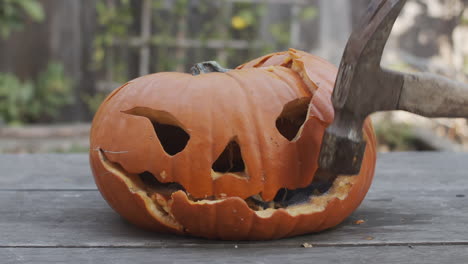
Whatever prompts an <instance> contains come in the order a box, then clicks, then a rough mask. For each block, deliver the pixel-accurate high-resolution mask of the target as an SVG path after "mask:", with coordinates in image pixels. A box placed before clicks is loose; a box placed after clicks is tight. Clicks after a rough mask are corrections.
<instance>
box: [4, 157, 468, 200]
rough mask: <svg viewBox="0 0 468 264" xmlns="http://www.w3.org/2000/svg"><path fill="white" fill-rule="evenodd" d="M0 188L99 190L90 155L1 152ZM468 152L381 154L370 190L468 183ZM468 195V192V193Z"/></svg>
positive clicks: (446, 187) (435, 187)
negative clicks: (90, 166) (90, 164)
mask: <svg viewBox="0 0 468 264" xmlns="http://www.w3.org/2000/svg"><path fill="white" fill-rule="evenodd" d="M0 168H1V171H0V189H8V190H20V189H44V190H46V189H51V190H57V189H63V190H76V189H96V186H95V185H94V180H93V177H92V175H91V170H90V168H89V163H88V155H87V154H40V155H31V154H21V155H6V154H3V155H2V154H0ZM467 171H468V153H451V152H396V153H384V154H379V157H378V159H377V169H376V175H375V178H374V182H373V185H372V187H371V192H378V191H380V190H401V191H408V190H413V189H414V190H438V189H443V190H449V189H451V190H454V191H455V190H458V189H464V188H466V186H468V173H467ZM467 195H468V194H467Z"/></svg>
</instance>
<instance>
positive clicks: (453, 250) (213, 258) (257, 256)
mask: <svg viewBox="0 0 468 264" xmlns="http://www.w3.org/2000/svg"><path fill="white" fill-rule="evenodd" d="M0 259H2V262H3V263H34V264H37V263H47V264H48V263H70V264H75V263H99V264H100V263H114V264H127V263H148V264H154V263H203V264H204V263H280V264H285V263H334V264H340V263H344V264H349V263H379V264H385V263H412V264H440V263H449V262H447V261H448V260H450V263H466V260H467V259H468V248H467V247H465V246H452V247H449V246H435V247H429V246H412V247H408V246H395V247H357V248H356V247H348V248H346V247H329V248H323V247H315V248H289V249H278V248H260V249H255V250H252V249H250V248H243V247H242V246H241V247H238V248H235V247H233V246H230V247H225V248H215V249H183V250H181V249H177V248H165V249H164V248H163V249H154V248H137V249H134V248H132V249H128V248H66V249H63V248H45V249H38V248H32V249H24V248H6V249H5V248H4V249H1V248H0Z"/></svg>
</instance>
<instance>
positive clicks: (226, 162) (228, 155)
mask: <svg viewBox="0 0 468 264" xmlns="http://www.w3.org/2000/svg"><path fill="white" fill-rule="evenodd" d="M212 169H213V170H214V171H215V172H220V173H228V172H244V171H245V165H244V160H243V159H242V153H241V149H240V146H239V144H238V143H237V142H236V141H234V140H231V141H230V142H229V144H228V145H227V146H226V148H225V149H224V151H223V152H222V153H221V155H219V157H218V159H217V160H216V161H215V162H214V163H213V166H212Z"/></svg>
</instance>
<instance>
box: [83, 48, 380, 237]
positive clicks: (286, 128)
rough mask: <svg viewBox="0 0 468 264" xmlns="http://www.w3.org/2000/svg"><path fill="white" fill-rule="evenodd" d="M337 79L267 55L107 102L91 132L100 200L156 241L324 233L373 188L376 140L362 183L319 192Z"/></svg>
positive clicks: (346, 179) (327, 186)
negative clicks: (167, 236)
mask: <svg viewBox="0 0 468 264" xmlns="http://www.w3.org/2000/svg"><path fill="white" fill-rule="evenodd" d="M335 76H336V68H335V67H334V66H333V65H331V64H329V63H328V62H326V61H324V60H323V59H320V58H318V57H315V56H313V55H310V54H307V53H305V52H301V51H297V50H290V51H288V52H282V53H276V54H270V55H267V56H264V57H261V58H259V59H256V60H254V61H251V62H249V63H247V64H244V65H242V66H239V67H238V68H237V69H235V70H231V71H228V72H226V73H206V74H200V75H197V76H192V75H190V74H184V73H173V72H165V73H157V74H153V75H148V76H144V77H141V78H138V79H135V80H133V81H131V82H129V83H127V84H125V85H124V86H122V87H120V88H119V89H117V90H116V91H114V92H113V93H112V94H111V95H109V96H108V98H107V99H106V100H105V101H104V102H103V104H102V105H101V107H100V108H99V110H98V112H97V114H96V116H95V118H94V120H93V126H92V130H91V149H92V150H91V152H90V160H91V166H92V169H93V173H94V177H95V180H96V183H97V186H98V187H99V190H100V191H101V193H102V195H103V196H104V198H105V199H106V200H107V201H108V203H109V204H110V205H111V206H112V207H113V208H114V209H115V210H116V211H117V212H118V213H119V214H121V215H122V216H123V217H125V218H126V219H127V220H129V221H130V222H132V223H135V224H137V225H139V226H142V227H145V228H149V229H153V230H156V231H171V232H176V233H186V234H191V235H195V236H201V237H207V238H221V239H273V238H280V237H285V236H292V235H297V234H303V233H307V232H314V231H320V230H323V229H326V228H330V227H332V226H335V225H337V224H338V223H340V222H341V221H342V220H343V219H345V218H346V217H347V216H348V215H349V214H350V213H351V212H352V211H354V210H355V209H356V208H357V206H358V205H359V204H360V202H361V201H362V199H363V198H364V196H365V194H366V193H367V190H368V188H369V186H370V183H371V180H372V176H373V173H374V166H375V137H374V134H373V130H372V127H371V124H370V122H368V121H367V122H366V123H365V127H364V134H365V136H366V138H367V140H368V144H367V149H366V153H365V156H364V161H363V166H362V169H361V172H360V174H359V175H355V176H338V177H336V178H335V180H334V181H333V182H323V181H321V177H320V176H321V174H320V173H319V172H317V170H318V163H317V159H318V155H319V150H320V144H321V140H322V136H323V133H324V130H325V128H326V127H327V125H329V124H330V123H331V122H332V120H333V107H332V104H331V102H330V97H331V91H332V88H333V82H334V80H335Z"/></svg>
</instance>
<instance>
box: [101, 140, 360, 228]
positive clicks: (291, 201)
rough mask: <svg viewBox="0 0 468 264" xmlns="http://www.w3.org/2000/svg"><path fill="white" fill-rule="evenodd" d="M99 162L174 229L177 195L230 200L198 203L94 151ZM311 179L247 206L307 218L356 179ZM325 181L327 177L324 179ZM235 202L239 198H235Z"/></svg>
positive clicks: (177, 189)
mask: <svg viewBox="0 0 468 264" xmlns="http://www.w3.org/2000/svg"><path fill="white" fill-rule="evenodd" d="M97 151H98V155H99V159H100V161H101V163H102V165H103V166H104V168H105V169H106V170H107V171H109V172H110V173H112V174H114V175H115V176H117V177H119V178H121V179H122V180H123V181H124V182H125V184H126V185H127V187H128V189H129V191H130V192H132V193H138V194H140V195H141V196H142V198H144V200H145V203H152V204H151V205H148V204H147V207H148V208H149V209H151V210H156V211H153V212H151V213H153V214H154V215H155V216H159V217H161V216H163V217H164V218H166V219H165V220H166V221H165V222H166V223H168V222H170V223H171V224H173V225H175V226H177V225H178V223H177V221H176V220H175V219H174V218H173V216H172V215H171V209H170V207H171V204H172V195H173V194H175V193H176V192H183V193H185V195H186V196H187V198H188V200H189V201H190V202H191V203H194V204H213V203H218V202H222V201H223V200H226V199H230V198H233V197H223V198H216V197H206V198H203V199H198V198H195V197H192V196H191V195H190V194H189V193H188V192H187V191H186V190H185V188H184V187H183V186H182V185H181V184H178V183H162V182H160V181H158V180H157V179H156V177H154V176H153V175H152V174H151V173H150V172H143V173H140V174H131V173H128V172H126V171H125V170H124V169H123V167H122V166H121V165H120V164H118V163H115V162H111V161H110V160H108V159H107V157H106V155H105V153H104V151H103V150H101V149H97ZM317 175H319V174H316V177H314V179H315V180H314V181H313V182H312V183H311V184H310V185H309V186H307V187H305V188H299V189H295V190H288V189H285V188H283V189H280V190H279V191H278V192H277V194H276V196H275V198H274V199H273V200H272V201H264V200H263V199H262V197H261V195H259V194H257V195H254V196H250V197H248V198H246V199H244V201H245V203H246V204H247V206H248V207H249V208H250V209H251V210H253V211H254V212H255V213H256V214H257V215H258V216H260V217H263V218H266V217H270V216H271V215H272V214H273V213H274V212H276V211H277V210H286V211H287V212H288V213H289V214H290V215H292V216H295V215H299V214H308V213H315V212H321V211H323V210H325V208H326V207H327V205H328V203H329V202H330V201H331V200H333V199H335V198H338V199H340V200H344V199H345V198H346V197H347V195H348V193H349V192H350V190H351V187H352V186H353V185H354V182H355V179H356V177H353V176H338V177H335V178H334V179H333V181H330V182H322V181H321V180H320V178H322V177H317ZM323 178H328V177H323ZM235 198H238V197H235ZM159 217H158V218H159Z"/></svg>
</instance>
